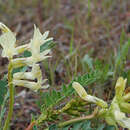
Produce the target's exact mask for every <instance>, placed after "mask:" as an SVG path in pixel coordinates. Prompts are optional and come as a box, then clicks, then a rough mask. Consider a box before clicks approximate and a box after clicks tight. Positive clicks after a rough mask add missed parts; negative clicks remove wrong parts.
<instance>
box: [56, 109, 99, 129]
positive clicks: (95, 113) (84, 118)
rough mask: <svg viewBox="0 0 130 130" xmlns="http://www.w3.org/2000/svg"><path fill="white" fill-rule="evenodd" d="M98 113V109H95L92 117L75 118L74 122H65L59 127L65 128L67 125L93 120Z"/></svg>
mask: <svg viewBox="0 0 130 130" xmlns="http://www.w3.org/2000/svg"><path fill="white" fill-rule="evenodd" d="M97 113H98V108H97V109H95V110H94V112H93V113H92V114H91V115H88V116H84V117H78V118H75V119H72V120H68V121H65V122H63V123H60V124H59V125H58V127H64V126H67V125H69V124H72V123H76V122H80V121H83V120H88V119H92V118H94V117H95V116H96V115H97Z"/></svg>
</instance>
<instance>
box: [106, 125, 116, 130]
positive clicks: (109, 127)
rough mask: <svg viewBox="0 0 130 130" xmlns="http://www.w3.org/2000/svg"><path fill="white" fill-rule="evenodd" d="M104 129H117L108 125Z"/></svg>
mask: <svg viewBox="0 0 130 130" xmlns="http://www.w3.org/2000/svg"><path fill="white" fill-rule="evenodd" d="M104 130H115V127H114V126H106V127H105V128H104Z"/></svg>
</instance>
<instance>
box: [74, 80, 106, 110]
mask: <svg viewBox="0 0 130 130" xmlns="http://www.w3.org/2000/svg"><path fill="white" fill-rule="evenodd" d="M72 86H73V88H74V89H75V90H76V92H77V93H78V95H79V96H80V97H81V98H82V99H83V100H85V101H87V102H91V103H95V104H97V105H98V106H100V107H102V108H107V107H108V106H107V103H106V102H104V101H103V100H102V99H99V98H97V97H95V96H91V95H89V94H87V92H86V91H85V89H84V88H83V87H82V86H81V85H80V84H79V83H78V82H73V84H72Z"/></svg>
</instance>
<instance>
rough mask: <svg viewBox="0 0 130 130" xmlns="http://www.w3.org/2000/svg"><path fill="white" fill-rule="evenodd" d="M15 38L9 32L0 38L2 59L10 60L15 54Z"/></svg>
mask: <svg viewBox="0 0 130 130" xmlns="http://www.w3.org/2000/svg"><path fill="white" fill-rule="evenodd" d="M15 43H16V38H15V35H14V33H13V32H11V31H9V32H6V33H4V34H2V35H1V36H0V44H1V46H2V47H3V51H2V57H8V58H12V57H13V56H14V55H16V54H17V51H16V48H15Z"/></svg>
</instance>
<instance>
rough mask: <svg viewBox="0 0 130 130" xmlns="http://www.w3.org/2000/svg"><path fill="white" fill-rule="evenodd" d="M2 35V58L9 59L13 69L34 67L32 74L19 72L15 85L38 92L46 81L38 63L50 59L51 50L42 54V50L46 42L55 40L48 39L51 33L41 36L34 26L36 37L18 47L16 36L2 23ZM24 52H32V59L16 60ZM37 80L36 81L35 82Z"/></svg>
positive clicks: (16, 74) (15, 75) (0, 26)
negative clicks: (16, 56)
mask: <svg viewBox="0 0 130 130" xmlns="http://www.w3.org/2000/svg"><path fill="white" fill-rule="evenodd" d="M0 29H1V31H2V35H1V36H0V45H1V46H2V48H3V50H2V57H7V58H8V59H9V61H10V64H11V66H12V67H13V68H18V67H23V66H29V67H32V71H31V72H17V73H15V74H14V75H13V84H14V85H17V86H23V87H27V88H30V89H32V90H34V91H37V90H38V89H40V88H46V87H47V86H48V85H47V86H42V85H43V84H44V83H45V82H46V79H44V80H42V73H41V70H40V66H39V64H38V62H40V61H43V60H44V59H46V58H48V57H50V56H48V54H49V52H50V49H47V50H44V51H43V52H41V50H40V48H41V46H42V45H43V44H45V43H46V42H49V41H50V42H51V41H52V40H53V38H47V37H48V34H49V31H47V32H45V33H44V34H41V32H40V30H39V29H38V28H37V27H36V26H35V25H34V35H33V38H32V39H31V40H30V42H29V43H28V44H25V45H21V46H18V47H17V46H16V34H15V33H13V32H12V31H11V30H10V29H9V28H8V27H7V26H5V25H4V24H3V23H0ZM24 51H29V52H31V56H30V57H22V58H21V57H20V58H14V56H15V55H18V54H21V53H23V52H24ZM35 80H36V81H35Z"/></svg>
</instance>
